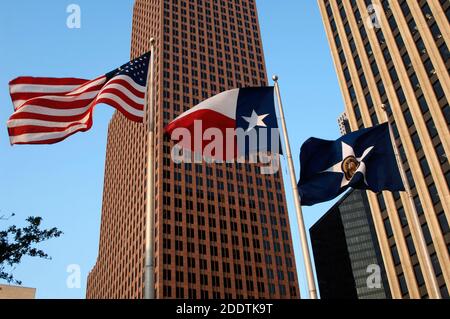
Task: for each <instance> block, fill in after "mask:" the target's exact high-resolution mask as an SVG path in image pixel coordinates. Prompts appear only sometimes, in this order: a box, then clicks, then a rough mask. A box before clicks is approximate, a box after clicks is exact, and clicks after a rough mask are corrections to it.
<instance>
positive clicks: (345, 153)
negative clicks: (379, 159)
mask: <svg viewBox="0 0 450 319" xmlns="http://www.w3.org/2000/svg"><path fill="white" fill-rule="evenodd" d="M373 148H374V147H373V146H371V147H369V148H367V149H366V150H365V151H364V152H363V154H362V155H361V157H356V155H355V151H354V150H353V148H352V147H351V146H350V145H348V144H346V143H344V142H342V161H340V162H339V163H336V164H335V165H333V166H331V167H330V168H329V169H327V170H326V171H324V173H325V172H330V173H340V174H342V175H343V176H342V182H341V188H342V187H344V186H347V185H348V184H350V182H351V181H352V179H353V176H355V174H356V173H358V172H359V173H361V174H363V177H364V183H365V184H366V185H367V181H366V164H365V163H364V159H365V158H366V157H367V155H369V153H370V152H371V151H372V150H373ZM352 157H353V159H354V160H356V161H357V162H358V164H359V166H358V169H357V170H356V171H355V172H354V174H353V175H352V176H351V178H350V179H347V177H346V176H345V172H344V168H343V163H344V161H345V160H346V159H349V158H352Z"/></svg>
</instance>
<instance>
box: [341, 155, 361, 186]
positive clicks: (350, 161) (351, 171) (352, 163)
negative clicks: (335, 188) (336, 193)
mask: <svg viewBox="0 0 450 319" xmlns="http://www.w3.org/2000/svg"><path fill="white" fill-rule="evenodd" d="M359 165H360V163H359V162H358V160H357V159H356V157H355V156H349V157H347V158H346V159H344V160H343V161H342V172H343V173H344V176H345V178H346V179H347V180H348V181H351V179H352V178H353V176H354V175H355V173H356V171H357V170H358V168H359Z"/></svg>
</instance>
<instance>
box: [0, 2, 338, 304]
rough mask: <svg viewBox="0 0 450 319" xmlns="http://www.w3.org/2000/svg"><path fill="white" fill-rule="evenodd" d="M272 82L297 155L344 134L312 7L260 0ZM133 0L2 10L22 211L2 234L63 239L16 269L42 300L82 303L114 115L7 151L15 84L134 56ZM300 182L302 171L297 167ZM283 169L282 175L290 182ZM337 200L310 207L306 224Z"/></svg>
mask: <svg viewBox="0 0 450 319" xmlns="http://www.w3.org/2000/svg"><path fill="white" fill-rule="evenodd" d="M71 3H76V4H78V5H79V6H80V7H81V23H82V24H81V28H80V29H69V28H67V26H66V19H67V17H68V15H69V14H68V13H66V8H67V6H68V5H70V4H71ZM257 4H258V9H259V16H260V23H261V28H262V36H263V43H264V49H265V56H266V63H267V67H268V72H269V76H270V77H271V76H272V74H274V73H276V74H278V75H279V76H280V85H281V91H282V95H283V102H284V107H285V113H286V117H287V125H288V129H289V135H290V139H291V146H292V150H293V153H294V157H295V158H296V159H297V158H298V155H299V150H300V146H301V144H302V143H303V142H304V141H305V140H306V139H307V138H309V137H311V136H316V137H321V138H328V139H334V138H337V137H338V136H339V130H338V126H337V117H338V116H339V114H340V113H342V112H343V110H344V106H343V102H342V97H341V93H340V90H339V86H338V82H337V78H336V74H335V71H334V66H333V64H332V59H331V55H330V51H329V46H328V42H327V40H326V37H325V32H324V29H323V24H322V20H321V17H320V13H319V9H318V6H317V2H316V1H314V0H308V1H298V0H284V1H283V2H282V5H280V1H275V0H258V1H257ZM132 6H133V1H132V0H121V1H106V0H96V1H88V0H72V1H52V0H41V1H29V0H15V1H3V3H2V4H1V5H0V7H1V8H0V43H1V46H0V123H2V124H1V125H3V129H0V215H2V214H10V213H15V214H16V216H15V217H14V218H13V219H12V220H10V221H7V222H0V229H1V228H5V227H6V226H8V225H9V224H11V223H15V224H21V223H22V222H23V220H25V218H26V217H27V216H30V215H38V216H42V217H44V226H48V227H53V226H56V227H58V228H59V229H61V230H62V231H64V235H63V236H62V237H61V238H59V239H54V240H51V241H49V242H48V243H45V244H43V245H42V246H41V247H42V248H44V249H45V250H46V251H47V252H48V253H49V254H50V255H51V256H52V257H53V259H52V260H51V261H46V260H38V259H30V258H26V259H25V260H23V263H22V264H21V265H19V266H18V267H17V269H16V270H15V275H16V276H17V278H18V279H21V280H22V281H23V285H24V286H29V287H35V288H37V297H38V298H84V296H85V286H86V277H87V274H88V273H89V271H90V269H91V268H92V266H93V265H94V263H95V260H96V257H97V251H98V240H99V229H100V214H101V202H102V189H103V171H104V160H105V149H106V134H107V125H108V122H109V120H110V118H111V115H112V110H111V108H109V107H107V106H104V105H100V106H99V107H97V109H96V111H95V116H94V126H93V128H92V130H91V131H89V132H88V133H81V134H77V135H75V136H72V137H71V138H69V139H68V140H66V141H64V142H63V143H59V144H56V145H51V146H16V147H11V146H10V145H9V140H8V135H7V131H6V125H5V123H6V121H7V119H8V117H9V116H10V115H11V112H12V105H11V101H10V98H9V95H8V82H9V81H10V80H12V79H13V78H15V77H17V76H21V75H29V76H49V77H61V76H71V77H80V78H93V77H96V76H99V75H101V74H104V73H106V72H107V71H110V70H112V69H114V68H115V67H117V66H119V65H121V64H123V63H124V62H126V61H127V59H128V57H129V50H130V35H131V17H132ZM295 164H296V169H297V175H298V174H299V167H298V161H297V160H296V163H295ZM285 167H286V166H285V165H284V168H283V174H284V175H285V180H286V181H288V178H287V170H286V168H285ZM286 192H287V196H288V197H287V200H288V203H289V213H290V216H291V224H292V229H293V236H294V246H295V250H296V255H297V264H298V269H299V280H300V284H301V289H302V295H304V296H306V295H307V290H306V280H305V276H304V272H303V266H302V260H301V257H300V256H301V254H300V252H299V248H300V243H299V241H298V232H297V224H296V221H295V211H294V207H293V200H292V196H291V189H290V186H289V185H288V184H286ZM331 205H332V203H326V204H322V205H317V206H315V207H312V208H310V207H307V208H304V214H305V219H306V224H307V226H308V227H309V226H311V225H312V224H313V223H314V222H315V221H317V220H318V219H319V218H320V217H321V216H322V215H323V214H324V213H325V212H326V210H327V209H328V208H329V207H331ZM72 264H76V265H79V266H80V270H81V278H82V281H81V288H80V289H69V288H68V287H67V284H66V280H67V277H68V273H67V267H68V266H69V265H72Z"/></svg>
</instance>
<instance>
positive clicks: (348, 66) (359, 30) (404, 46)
mask: <svg viewBox="0 0 450 319" xmlns="http://www.w3.org/2000/svg"><path fill="white" fill-rule="evenodd" d="M318 3H319V6H320V9H321V12H322V16H323V20H324V25H325V30H326V33H327V36H328V39H329V42H330V46H331V51H332V55H333V58H334V62H335V65H336V70H337V73H338V78H339V83H340V85H341V89H342V93H343V96H344V100H345V104H346V113H347V114H348V118H349V122H350V126H351V128H352V130H357V129H359V128H363V127H370V126H372V125H376V124H378V123H381V122H385V115H384V114H383V111H382V109H381V105H382V104H385V105H387V106H388V109H389V120H390V122H391V124H392V126H393V128H394V129H393V131H394V136H395V139H396V143H397V146H398V148H399V150H400V155H401V160H402V162H403V165H404V167H405V173H406V175H407V178H408V180H409V182H410V184H411V190H412V196H413V199H414V205H415V207H416V210H417V214H418V217H419V219H420V223H421V228H422V232H423V234H424V237H425V241H426V245H427V249H428V254H429V256H430V258H431V261H432V264H433V269H432V274H430V273H429V269H428V267H426V263H425V260H426V258H425V256H424V255H421V253H420V252H419V250H418V249H416V247H418V243H419V234H418V231H417V229H416V228H415V227H413V223H412V220H413V219H412V216H413V215H412V214H415V212H414V210H413V209H411V206H410V205H409V198H408V196H407V195H406V194H405V193H404V192H402V193H398V192H397V193H393V194H392V193H390V192H383V193H379V194H374V193H369V194H368V197H369V202H370V206H371V209H372V215H373V219H374V223H375V228H376V232H377V236H378V240H379V243H380V248H381V252H382V255H383V260H384V263H385V268H386V272H387V276H388V280H389V286H390V288H391V294H392V297H393V298H429V297H436V295H438V294H435V293H433V289H432V288H431V287H432V286H433V285H432V282H433V278H434V279H435V280H436V281H437V285H438V289H439V290H440V295H441V296H442V297H443V298H449V288H450V258H449V251H450V231H449V222H448V221H449V220H450V190H449V188H450V164H449V161H448V156H449V155H450V134H449V126H450V107H449V100H450V80H449V72H450V53H449V47H450V2H449V1H444V0H428V1H427V0H373V1H372V0H351V1H346V0H319V1H318Z"/></svg>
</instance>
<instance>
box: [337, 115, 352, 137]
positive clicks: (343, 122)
mask: <svg viewBox="0 0 450 319" xmlns="http://www.w3.org/2000/svg"><path fill="white" fill-rule="evenodd" d="M338 125H339V131H340V132H341V135H345V134H348V133H351V132H352V129H351V128H350V122H349V121H348V116H347V113H345V112H344V113H342V114H341V115H340V116H339V117H338Z"/></svg>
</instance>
